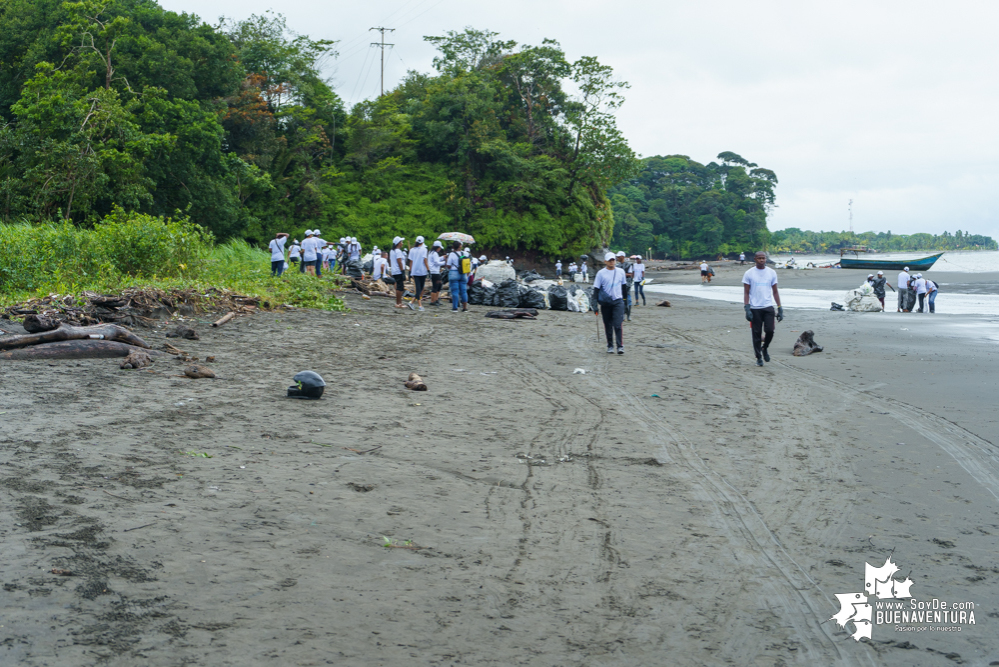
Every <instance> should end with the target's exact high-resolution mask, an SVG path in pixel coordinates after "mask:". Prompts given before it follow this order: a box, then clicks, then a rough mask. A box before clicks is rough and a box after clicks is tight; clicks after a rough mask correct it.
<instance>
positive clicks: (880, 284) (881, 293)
mask: <svg viewBox="0 0 999 667" xmlns="http://www.w3.org/2000/svg"><path fill="white" fill-rule="evenodd" d="M885 286H887V287H888V288H889V289H892V290H894V289H895V288H894V287H892V286H891V285H889V284H888V279H887V278H885V272H884V271H878V277H877V278H875V279H874V280H872V281H871V287H873V288H874V296H876V297H877V298H878V301H880V302H881V310H882V311H883V310H884V309H885Z"/></svg>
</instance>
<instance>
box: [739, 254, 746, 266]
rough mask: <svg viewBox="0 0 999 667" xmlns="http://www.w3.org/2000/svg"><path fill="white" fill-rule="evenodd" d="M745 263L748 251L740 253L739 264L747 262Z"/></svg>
mask: <svg viewBox="0 0 999 667" xmlns="http://www.w3.org/2000/svg"><path fill="white" fill-rule="evenodd" d="M745 263H746V253H744V252H740V253H739V264H745Z"/></svg>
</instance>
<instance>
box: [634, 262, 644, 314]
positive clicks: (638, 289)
mask: <svg viewBox="0 0 999 667" xmlns="http://www.w3.org/2000/svg"><path fill="white" fill-rule="evenodd" d="M631 272H632V274H633V275H634V278H633V280H634V287H633V289H634V292H635V305H636V306H637V305H638V297H642V305H643V306H644V305H646V303H645V285H643V282H644V281H645V265H644V264H642V256H641V255H638V256H637V257H635V263H634V265H632V267H631Z"/></svg>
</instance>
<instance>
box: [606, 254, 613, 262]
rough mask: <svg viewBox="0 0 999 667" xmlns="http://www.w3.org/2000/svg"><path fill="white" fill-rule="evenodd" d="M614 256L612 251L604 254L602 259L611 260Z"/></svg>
mask: <svg viewBox="0 0 999 667" xmlns="http://www.w3.org/2000/svg"><path fill="white" fill-rule="evenodd" d="M614 258H615V255H614V253H612V252H609V253H607V254H606V255H604V261H605V262H609V261H611V260H612V259H614Z"/></svg>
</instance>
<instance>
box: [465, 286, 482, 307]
mask: <svg viewBox="0 0 999 667" xmlns="http://www.w3.org/2000/svg"><path fill="white" fill-rule="evenodd" d="M485 298H486V288H485V287H483V286H482V281H481V280H476V281H475V282H474V283H472V284H471V286H470V287H469V288H468V303H469V304H471V305H473V306H481V305H482V304H483V302H484V301H485Z"/></svg>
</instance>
